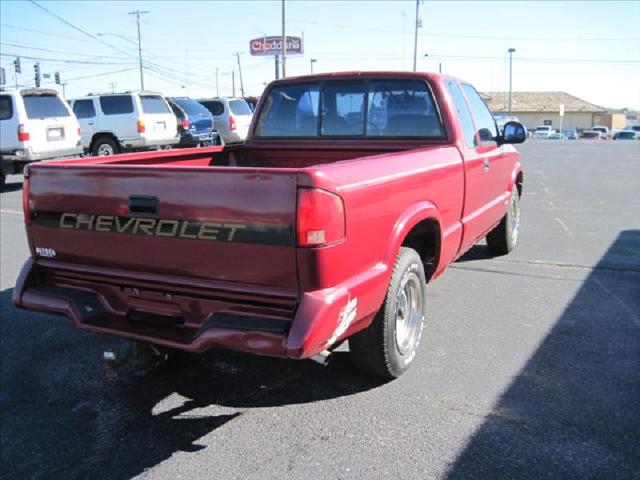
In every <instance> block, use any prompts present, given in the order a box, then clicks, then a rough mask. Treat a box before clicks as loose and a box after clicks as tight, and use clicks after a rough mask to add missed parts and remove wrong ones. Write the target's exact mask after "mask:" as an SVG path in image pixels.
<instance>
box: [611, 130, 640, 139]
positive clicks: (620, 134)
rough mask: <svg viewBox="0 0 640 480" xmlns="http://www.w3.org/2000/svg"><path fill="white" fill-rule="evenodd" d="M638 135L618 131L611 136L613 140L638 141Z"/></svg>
mask: <svg viewBox="0 0 640 480" xmlns="http://www.w3.org/2000/svg"><path fill="white" fill-rule="evenodd" d="M638 138H639V137H638V134H637V133H636V132H634V131H633V130H620V131H619V132H616V133H615V134H614V135H613V139H614V140H638Z"/></svg>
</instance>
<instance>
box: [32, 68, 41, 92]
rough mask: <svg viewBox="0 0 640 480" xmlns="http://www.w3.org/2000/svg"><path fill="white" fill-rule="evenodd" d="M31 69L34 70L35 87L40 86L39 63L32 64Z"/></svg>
mask: <svg viewBox="0 0 640 480" xmlns="http://www.w3.org/2000/svg"><path fill="white" fill-rule="evenodd" d="M33 69H34V70H35V73H36V75H35V80H36V88H37V87H39V86H40V82H41V81H42V76H41V75H40V64H39V63H36V64H34V65H33Z"/></svg>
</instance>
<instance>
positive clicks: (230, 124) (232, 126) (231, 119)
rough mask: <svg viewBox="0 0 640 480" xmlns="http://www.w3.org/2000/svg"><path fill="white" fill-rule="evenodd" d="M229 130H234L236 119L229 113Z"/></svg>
mask: <svg viewBox="0 0 640 480" xmlns="http://www.w3.org/2000/svg"><path fill="white" fill-rule="evenodd" d="M229 130H231V131H232V132H235V131H236V119H235V118H233V117H232V116H231V115H229Z"/></svg>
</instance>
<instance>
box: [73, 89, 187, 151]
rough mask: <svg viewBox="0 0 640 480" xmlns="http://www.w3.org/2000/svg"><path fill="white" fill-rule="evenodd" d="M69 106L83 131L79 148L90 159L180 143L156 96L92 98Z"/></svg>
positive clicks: (134, 94) (170, 114) (167, 112)
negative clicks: (93, 156)
mask: <svg viewBox="0 0 640 480" xmlns="http://www.w3.org/2000/svg"><path fill="white" fill-rule="evenodd" d="M69 103H70V104H71V106H72V107H73V111H74V112H75V114H76V117H78V121H79V122H80V126H81V127H82V145H83V147H84V148H85V150H88V151H89V152H91V154H92V155H114V154H117V153H120V152H122V151H124V150H146V149H152V148H160V147H163V146H168V145H175V144H176V143H178V142H179V140H180V137H179V136H178V130H177V123H176V117H175V115H174V114H173V112H172V111H171V108H170V107H169V104H168V103H167V101H166V100H165V99H164V97H163V96H162V95H161V94H159V93H156V92H146V91H138V92H126V93H113V94H112V93H107V94H95V95H93V94H92V95H88V96H86V97H83V98H77V99H75V100H71V101H70V102H69Z"/></svg>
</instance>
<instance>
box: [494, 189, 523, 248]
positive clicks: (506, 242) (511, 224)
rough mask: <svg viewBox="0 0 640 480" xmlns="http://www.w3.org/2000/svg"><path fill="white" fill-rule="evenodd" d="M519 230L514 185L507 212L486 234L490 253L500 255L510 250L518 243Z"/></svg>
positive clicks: (518, 213) (517, 194) (518, 205)
mask: <svg viewBox="0 0 640 480" xmlns="http://www.w3.org/2000/svg"><path fill="white" fill-rule="evenodd" d="M519 231H520V195H519V193H518V189H517V188H516V187H515V186H514V187H513V190H512V191H511V200H510V202H509V208H508V209H507V213H505V214H504V217H502V220H500V223H499V224H498V225H496V226H495V227H494V229H493V230H491V231H490V232H489V234H488V235H487V245H488V247H489V252H491V255H494V256H496V257H497V256H500V255H506V254H508V253H509V252H511V251H512V250H513V249H514V248H515V247H516V244H517V243H518V234H519Z"/></svg>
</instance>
